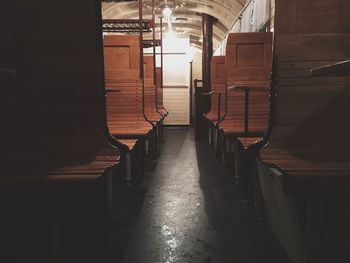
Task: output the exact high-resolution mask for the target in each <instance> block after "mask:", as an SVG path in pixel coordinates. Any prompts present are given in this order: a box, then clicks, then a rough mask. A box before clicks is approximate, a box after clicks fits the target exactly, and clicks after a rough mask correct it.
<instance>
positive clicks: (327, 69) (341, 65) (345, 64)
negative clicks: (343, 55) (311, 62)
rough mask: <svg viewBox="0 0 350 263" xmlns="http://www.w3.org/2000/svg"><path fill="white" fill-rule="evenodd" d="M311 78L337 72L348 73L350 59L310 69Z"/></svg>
mask: <svg viewBox="0 0 350 263" xmlns="http://www.w3.org/2000/svg"><path fill="white" fill-rule="evenodd" d="M310 71H311V75H312V76H321V75H326V74H331V73H337V72H343V71H346V72H349V71H350V59H347V60H343V61H340V62H336V63H333V64H328V65H325V66H322V67H318V68H313V69H310Z"/></svg>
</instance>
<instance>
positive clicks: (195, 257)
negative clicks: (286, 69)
mask: <svg viewBox="0 0 350 263" xmlns="http://www.w3.org/2000/svg"><path fill="white" fill-rule="evenodd" d="M164 141H165V142H164V144H163V145H162V149H161V156H160V158H159V159H158V160H157V163H155V165H156V166H155V170H154V171H153V172H149V173H147V174H146V176H145V179H146V181H145V182H144V183H143V184H144V187H143V188H142V186H141V189H143V190H144V192H143V193H142V190H141V193H140V191H138V194H139V195H143V196H142V198H141V199H142V200H143V204H142V203H141V205H142V207H141V208H139V212H138V213H137V219H136V220H135V222H132V223H131V222H125V225H126V226H129V228H130V229H129V232H130V233H129V238H128V239H125V236H124V237H123V240H124V242H125V241H126V240H128V241H127V242H126V243H125V244H119V245H122V247H123V249H122V251H119V252H120V253H119V254H118V256H119V257H120V259H121V261H122V262H123V263H214V262H215V263H226V262H229V263H262V262H268V263H274V262H278V263H288V262H289V261H288V259H287V257H286V255H285V254H284V253H283V251H282V250H281V248H280V247H279V245H278V244H277V242H276V240H275V239H274V238H273V236H272V235H271V233H270V231H269V229H268V227H267V226H266V225H265V223H264V222H262V221H258V220H257V219H256V217H255V212H254V208H252V207H251V206H250V205H248V204H245V203H243V202H242V199H241V196H240V194H239V193H238V191H237V190H236V189H235V187H234V185H233V184H232V181H231V177H230V174H229V172H228V171H227V170H226V169H225V168H224V167H223V166H222V165H221V163H220V162H219V161H218V160H217V159H216V157H215V154H214V150H213V149H212V147H211V146H209V145H207V144H205V143H199V142H195V141H194V135H193V130H192V129H189V128H181V129H171V128H168V129H166V130H165V136H164ZM134 209H135V210H137V209H138V208H137V205H135V207H134ZM124 231H125V229H124ZM119 234H120V233H119ZM124 234H125V233H124ZM121 236H123V235H121ZM119 247H120V246H119ZM118 261H119V260H118Z"/></svg>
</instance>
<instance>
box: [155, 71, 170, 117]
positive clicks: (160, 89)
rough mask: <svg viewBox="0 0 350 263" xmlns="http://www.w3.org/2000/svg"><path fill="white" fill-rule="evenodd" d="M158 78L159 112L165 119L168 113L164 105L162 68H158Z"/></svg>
mask: <svg viewBox="0 0 350 263" xmlns="http://www.w3.org/2000/svg"><path fill="white" fill-rule="evenodd" d="M156 78H157V98H156V99H157V111H158V112H159V113H160V114H162V116H163V117H165V116H166V115H167V114H168V111H167V110H166V109H165V108H164V105H163V85H162V68H160V67H157V68H156Z"/></svg>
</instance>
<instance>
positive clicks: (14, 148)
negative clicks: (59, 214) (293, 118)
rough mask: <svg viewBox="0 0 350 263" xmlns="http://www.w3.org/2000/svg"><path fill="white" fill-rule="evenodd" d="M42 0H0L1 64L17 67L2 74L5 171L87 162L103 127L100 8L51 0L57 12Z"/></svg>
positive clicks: (40, 170)
mask: <svg viewBox="0 0 350 263" xmlns="http://www.w3.org/2000/svg"><path fill="white" fill-rule="evenodd" d="M45 5H47V2H46V1H44V0H38V1H35V2H27V1H16V0H4V1H2V2H1V9H0V29H1V36H0V57H1V59H0V68H7V69H11V70H12V72H14V73H13V75H12V77H11V78H9V77H6V76H4V74H3V76H2V77H1V76H0V82H1V87H2V89H1V96H0V112H1V129H0V137H1V142H0V159H1V175H5V176H8V175H9V174H13V175H21V176H23V175H27V176H41V175H47V174H48V173H49V172H50V171H52V170H55V169H57V168H60V167H65V166H68V165H76V164H80V163H86V162H90V161H91V160H93V159H94V158H95V155H96V152H97V150H98V145H99V143H100V140H101V137H102V134H103V131H102V130H103V125H104V109H103V93H104V87H103V75H102V72H103V68H102V61H103V57H102V56H103V53H102V46H101V42H100V40H101V39H102V32H101V29H100V28H97V27H96V26H97V25H98V24H99V23H98V21H99V19H100V18H99V17H100V14H99V13H100V12H101V10H100V9H99V8H97V5H96V1H93V0H86V1H85V0H77V1H73V2H72V1H68V0H62V1H57V2H51V3H50V5H52V8H53V9H54V10H55V12H43V11H42V10H41V7H42V6H45ZM14 17H16V19H15V20H14V19H13V18H14ZM45 21H50V22H47V23H46V22H45ZM23 25H26V26H23ZM14 28H16V29H15V30H14ZM1 175H0V176H1Z"/></svg>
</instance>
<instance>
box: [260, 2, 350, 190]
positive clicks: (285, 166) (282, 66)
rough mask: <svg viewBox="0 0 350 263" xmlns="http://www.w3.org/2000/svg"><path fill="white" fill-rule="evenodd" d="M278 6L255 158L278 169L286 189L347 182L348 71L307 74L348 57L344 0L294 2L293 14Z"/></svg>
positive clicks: (349, 170)
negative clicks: (263, 128)
mask: <svg viewBox="0 0 350 263" xmlns="http://www.w3.org/2000/svg"><path fill="white" fill-rule="evenodd" d="M278 4H279V5H278V9H279V13H278V24H277V26H276V36H275V53H276V56H277V63H276V65H277V66H276V67H277V69H276V70H277V81H276V86H277V87H276V93H277V97H276V99H275V100H274V104H273V113H274V115H273V117H274V118H273V125H272V133H271V137H270V139H269V143H268V144H267V145H266V147H265V148H263V149H262V150H261V152H260V156H261V158H262V160H263V161H264V162H266V163H272V164H274V165H276V166H277V167H278V169H280V170H281V171H283V177H282V178H283V179H284V180H283V182H284V183H285V190H287V191H292V192H293V191H297V192H298V191H308V190H312V189H313V188H315V189H318V187H320V188H322V187H324V188H328V187H331V186H332V185H333V184H335V185H338V186H345V185H347V186H349V183H350V165H349V160H350V154H349V148H350V141H349V140H348V139H347V138H348V137H349V134H350V125H349V120H350V104H349V99H350V89H349V88H350V72H349V71H347V72H345V74H344V72H339V73H336V72H335V73H333V74H330V75H324V76H311V74H310V70H311V69H312V68H317V67H320V66H324V65H327V64H330V63H333V62H335V61H341V60H344V59H346V58H349V57H350V49H349V46H350V26H349V24H348V23H345V21H346V20H347V19H348V17H349V16H350V11H349V10H350V4H349V2H348V1H338V5H337V7H335V6H333V5H332V4H331V3H330V2H327V1H316V0H311V1H308V2H302V1H298V5H296V4H295V3H294V4H293V8H294V9H295V10H297V13H296V14H297V15H295V13H293V14H292V13H289V12H287V10H286V9H285V8H286V7H284V5H283V3H278ZM315 9H316V10H317V11H314V10H315ZM328 10H332V12H328ZM312 11H313V12H312ZM311 13H312V15H310V14H311ZM286 21H289V22H288V24H286Z"/></svg>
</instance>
